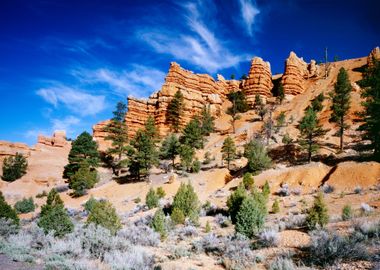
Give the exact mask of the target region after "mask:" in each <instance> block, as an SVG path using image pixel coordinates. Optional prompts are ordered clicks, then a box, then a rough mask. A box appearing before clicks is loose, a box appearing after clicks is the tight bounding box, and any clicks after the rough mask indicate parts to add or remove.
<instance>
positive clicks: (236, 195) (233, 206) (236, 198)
mask: <svg viewBox="0 0 380 270" xmlns="http://www.w3.org/2000/svg"><path fill="white" fill-rule="evenodd" d="M246 197H247V192H246V191H245V188H244V186H243V185H239V186H238V187H237V189H236V190H235V191H234V192H233V193H232V194H231V195H230V196H229V197H228V199H227V207H228V213H229V215H230V217H231V221H232V223H233V224H235V223H236V215H237V213H238V212H239V209H240V206H241V204H242V203H243V200H244V199H245V198H246Z"/></svg>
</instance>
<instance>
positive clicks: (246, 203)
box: [235, 196, 267, 238]
mask: <svg viewBox="0 0 380 270" xmlns="http://www.w3.org/2000/svg"><path fill="white" fill-rule="evenodd" d="M266 215H267V213H266V210H265V211H264V209H263V206H262V204H261V202H260V201H259V200H257V199H256V198H255V197H253V196H248V197H247V198H245V199H244V200H243V203H242V204H241V206H240V209H239V212H238V213H237V216H236V225H235V229H236V232H238V233H240V234H243V235H245V236H247V237H249V238H252V237H253V236H254V235H255V234H257V233H258V232H260V231H261V230H262V228H263V226H264V222H265V217H266Z"/></svg>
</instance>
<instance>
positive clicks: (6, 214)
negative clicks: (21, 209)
mask: <svg viewBox="0 0 380 270" xmlns="http://www.w3.org/2000/svg"><path fill="white" fill-rule="evenodd" d="M0 218H5V219H9V220H12V222H13V223H14V224H15V225H17V226H18V225H19V224H20V219H19V218H18V216H17V213H16V210H15V209H13V208H12V206H10V205H9V204H8V203H7V202H6V201H5V198H4V196H3V193H2V192H1V191H0Z"/></svg>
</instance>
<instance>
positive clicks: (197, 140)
mask: <svg viewBox="0 0 380 270" xmlns="http://www.w3.org/2000/svg"><path fill="white" fill-rule="evenodd" d="M179 140H180V142H181V143H182V144H186V145H189V146H191V147H193V148H196V149H202V148H203V144H204V141H203V134H202V127H201V122H200V121H199V118H198V117H194V118H193V119H191V120H190V122H189V123H187V125H186V126H185V128H184V129H183V131H182V136H181V137H180V139H179Z"/></svg>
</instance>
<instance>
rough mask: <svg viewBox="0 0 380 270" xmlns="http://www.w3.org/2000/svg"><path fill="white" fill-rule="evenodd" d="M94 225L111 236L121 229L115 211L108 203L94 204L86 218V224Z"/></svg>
mask: <svg viewBox="0 0 380 270" xmlns="http://www.w3.org/2000/svg"><path fill="white" fill-rule="evenodd" d="M89 223H94V224H96V225H100V226H102V227H104V228H106V229H108V230H110V232H111V233H112V234H115V233H116V232H117V231H118V230H119V229H121V222H120V218H119V216H118V215H117V213H116V209H115V208H114V207H113V205H112V204H111V203H110V202H108V201H99V202H97V203H95V205H94V206H93V208H92V209H91V212H90V214H89V215H88V218H87V224H89Z"/></svg>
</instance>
